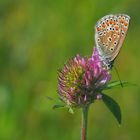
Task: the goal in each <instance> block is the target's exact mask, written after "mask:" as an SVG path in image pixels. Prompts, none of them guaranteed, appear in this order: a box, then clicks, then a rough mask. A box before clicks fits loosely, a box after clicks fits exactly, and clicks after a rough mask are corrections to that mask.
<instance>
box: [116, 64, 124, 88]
mask: <svg viewBox="0 0 140 140" xmlns="http://www.w3.org/2000/svg"><path fill="white" fill-rule="evenodd" d="M114 69H115V71H116V74H117V76H118V78H119V81H120V84H121V87H122V88H123V83H122V81H121V78H120V75H119V73H118V70H117V68H116V67H115V66H114Z"/></svg>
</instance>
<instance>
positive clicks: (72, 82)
mask: <svg viewBox="0 0 140 140" xmlns="http://www.w3.org/2000/svg"><path fill="white" fill-rule="evenodd" d="M110 79H111V74H110V72H109V71H108V70H106V69H104V68H103V67H102V64H101V61H100V58H99V56H98V52H97V51H96V50H94V54H93V56H92V57H91V58H89V59H88V58H85V57H81V56H80V55H77V56H76V57H74V58H72V59H70V60H69V61H68V62H67V63H66V64H65V65H64V68H63V69H61V70H60V71H59V72H58V93H59V96H60V99H61V100H63V101H64V102H65V103H66V104H67V105H69V106H72V107H83V106H85V105H88V104H91V103H93V102H94V100H96V99H100V98H101V92H102V90H103V89H104V88H105V86H106V85H107V84H108V82H109V81H110Z"/></svg>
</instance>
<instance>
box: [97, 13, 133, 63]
mask: <svg viewBox="0 0 140 140" xmlns="http://www.w3.org/2000/svg"><path fill="white" fill-rule="evenodd" d="M129 20H130V17H129V16H128V15H125V14H117V15H107V16H105V17H103V18H102V19H100V20H99V21H98V22H97V24H96V27H95V41H96V47H97V49H98V51H99V54H100V56H101V57H102V58H103V60H109V62H110V63H111V62H113V61H114V59H115V58H116V57H117V55H118V53H119V52H120V49H121V47H122V44H123V42H124V39H125V36H126V33H127V30H128V26H129Z"/></svg>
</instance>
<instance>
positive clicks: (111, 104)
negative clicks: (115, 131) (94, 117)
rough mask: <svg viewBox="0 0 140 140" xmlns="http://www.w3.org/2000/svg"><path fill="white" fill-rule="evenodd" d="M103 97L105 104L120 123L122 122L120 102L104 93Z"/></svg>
mask: <svg viewBox="0 0 140 140" xmlns="http://www.w3.org/2000/svg"><path fill="white" fill-rule="evenodd" d="M102 99H103V102H104V103H105V105H106V106H107V107H108V109H109V110H110V111H111V112H112V113H113V115H114V117H115V118H116V119H117V121H118V123H119V124H121V120H122V117H121V110H120V106H119V105H118V103H117V102H116V101H115V100H114V99H112V98H111V97H109V96H107V95H105V94H103V97H102Z"/></svg>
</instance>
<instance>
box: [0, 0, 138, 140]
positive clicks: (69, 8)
mask: <svg viewBox="0 0 140 140" xmlns="http://www.w3.org/2000/svg"><path fill="white" fill-rule="evenodd" d="M111 13H126V14H128V15H129V16H130V17H131V23H130V27H129V31H128V35H127V37H126V39H125V42H124V44H123V47H122V50H121V53H120V54H119V57H118V58H117V59H116V62H115V65H116V67H117V69H118V71H119V74H120V77H121V79H122V80H127V81H129V82H132V83H137V84H138V85H140V84H139V83H140V49H139V47H140V16H139V14H140V1H139V0H117V1H116V0H77V1H75V0H70V1H67V0H39V1H38V0H0V140H66V139H67V140H78V139H80V121H81V110H77V111H76V112H75V114H74V115H71V114H69V113H68V112H67V110H66V109H58V110H52V108H51V107H52V105H53V104H54V102H53V101H48V100H47V98H46V96H51V97H53V98H57V97H58V95H57V92H56V90H57V69H58V68H61V67H63V64H64V63H65V62H66V61H67V60H68V59H69V58H71V57H73V56H75V55H76V54H77V53H79V54H81V55H83V56H85V55H86V56H90V55H91V53H92V50H93V46H94V44H95V41H94V25H95V23H96V21H97V20H98V19H100V18H101V17H102V16H104V15H106V14H111ZM112 75H113V79H116V80H118V77H117V76H116V73H115V72H114V70H113V72H112ZM106 93H107V94H108V95H110V96H111V97H113V98H114V99H115V100H116V101H117V102H118V103H119V104H120V106H121V109H122V115H123V122H122V126H121V127H119V126H118V124H117V122H116V120H115V119H114V117H113V116H112V114H111V113H110V112H109V111H108V110H107V108H106V106H105V105H104V104H103V103H102V102H100V101H97V102H95V103H94V104H93V105H92V107H91V108H90V112H89V126H88V128H89V129H88V130H89V131H88V139H89V140H103V139H104V140H133V139H134V140H138V139H140V133H139V131H140V89H139V88H137V87H128V88H118V89H112V90H111V91H107V92H106Z"/></svg>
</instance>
